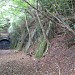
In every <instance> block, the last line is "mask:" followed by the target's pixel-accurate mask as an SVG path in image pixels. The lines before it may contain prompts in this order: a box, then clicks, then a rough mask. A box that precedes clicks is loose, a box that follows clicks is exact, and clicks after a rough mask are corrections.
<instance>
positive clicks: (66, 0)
mask: <svg viewBox="0 0 75 75" xmlns="http://www.w3.org/2000/svg"><path fill="white" fill-rule="evenodd" d="M39 3H40V4H41V5H42V8H43V10H45V9H48V10H49V11H50V13H56V11H58V12H60V13H61V14H64V15H66V14H67V15H70V14H71V12H72V2H71V0H39Z"/></svg>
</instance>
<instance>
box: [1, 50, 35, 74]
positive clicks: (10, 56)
mask: <svg viewBox="0 0 75 75" xmlns="http://www.w3.org/2000/svg"><path fill="white" fill-rule="evenodd" d="M35 62H36V60H35V59H34V58H33V57H30V56H26V55H25V54H24V52H18V53H14V52H10V51H8V50H7V51H0V75H35V74H36V69H35ZM33 65H34V66H33Z"/></svg>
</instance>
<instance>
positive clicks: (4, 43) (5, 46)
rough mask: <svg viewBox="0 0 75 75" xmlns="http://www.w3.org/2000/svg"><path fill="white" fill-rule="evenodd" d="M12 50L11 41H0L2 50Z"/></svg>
mask: <svg viewBox="0 0 75 75" xmlns="http://www.w3.org/2000/svg"><path fill="white" fill-rule="evenodd" d="M9 48H10V40H8V39H2V40H0V50H7V49H9Z"/></svg>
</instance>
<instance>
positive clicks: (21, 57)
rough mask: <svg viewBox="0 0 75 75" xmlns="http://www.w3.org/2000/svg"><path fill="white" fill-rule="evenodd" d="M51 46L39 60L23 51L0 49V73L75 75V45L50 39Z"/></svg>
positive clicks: (7, 74) (58, 39)
mask: <svg viewBox="0 0 75 75" xmlns="http://www.w3.org/2000/svg"><path fill="white" fill-rule="evenodd" d="M50 44H51V47H50V49H49V50H48V53H47V55H46V56H45V57H43V58H42V59H40V60H39V61H38V60H37V59H35V58H34V57H30V56H29V55H25V53H24V52H22V51H21V52H18V53H15V52H13V51H12V52H11V51H0V75H75V45H73V46H72V47H70V48H67V45H66V44H65V43H64V39H63V38H61V37H57V38H54V39H52V41H51V43H50Z"/></svg>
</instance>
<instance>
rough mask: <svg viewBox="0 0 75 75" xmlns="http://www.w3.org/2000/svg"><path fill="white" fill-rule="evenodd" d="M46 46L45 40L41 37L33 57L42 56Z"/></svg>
mask: <svg viewBox="0 0 75 75" xmlns="http://www.w3.org/2000/svg"><path fill="white" fill-rule="evenodd" d="M46 48H47V42H46V40H45V39H44V38H42V39H41V41H40V43H39V46H38V50H37V51H36V53H35V57H36V58H41V57H42V56H43V53H44V52H45V50H46Z"/></svg>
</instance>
